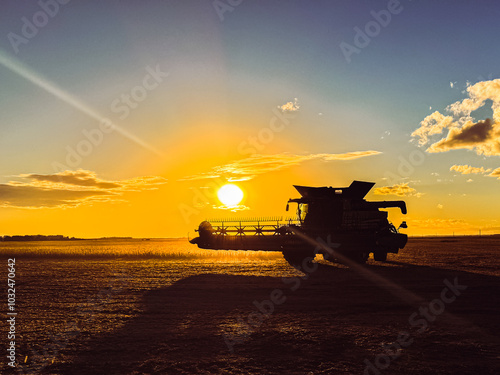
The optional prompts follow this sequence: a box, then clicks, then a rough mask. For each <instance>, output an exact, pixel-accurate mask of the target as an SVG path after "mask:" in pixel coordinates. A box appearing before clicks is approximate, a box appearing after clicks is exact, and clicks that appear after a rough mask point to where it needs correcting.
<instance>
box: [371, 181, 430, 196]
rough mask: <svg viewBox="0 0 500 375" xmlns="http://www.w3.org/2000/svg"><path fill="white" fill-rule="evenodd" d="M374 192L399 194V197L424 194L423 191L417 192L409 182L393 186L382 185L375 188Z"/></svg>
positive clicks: (378, 193)
mask: <svg viewBox="0 0 500 375" xmlns="http://www.w3.org/2000/svg"><path fill="white" fill-rule="evenodd" d="M373 193H374V194H377V195H397V196H399V197H403V196H416V197H420V196H422V193H417V190H416V189H414V188H412V187H410V186H408V182H404V183H401V184H396V185H392V186H382V187H379V188H376V189H374V190H373Z"/></svg>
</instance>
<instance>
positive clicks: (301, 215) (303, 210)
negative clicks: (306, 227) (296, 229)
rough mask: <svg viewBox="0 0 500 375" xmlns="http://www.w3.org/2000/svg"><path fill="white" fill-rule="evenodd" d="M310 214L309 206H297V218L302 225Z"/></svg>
mask: <svg viewBox="0 0 500 375" xmlns="http://www.w3.org/2000/svg"><path fill="white" fill-rule="evenodd" d="M307 212H308V205H307V203H299V205H298V206H297V218H298V219H299V221H300V223H301V224H303V223H304V219H305V218H306V215H307Z"/></svg>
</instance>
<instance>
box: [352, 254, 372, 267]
mask: <svg viewBox="0 0 500 375" xmlns="http://www.w3.org/2000/svg"><path fill="white" fill-rule="evenodd" d="M368 257H369V253H365V252H355V253H353V254H350V255H349V258H350V259H352V260H353V261H355V262H356V263H359V264H365V263H366V261H367V260H368Z"/></svg>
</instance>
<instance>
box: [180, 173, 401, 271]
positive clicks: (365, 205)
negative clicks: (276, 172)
mask: <svg viewBox="0 0 500 375" xmlns="http://www.w3.org/2000/svg"><path fill="white" fill-rule="evenodd" d="M373 185H375V184H374V183H372V182H363V181H353V182H352V184H351V186H349V187H347V188H332V187H308V186H296V185H294V187H295V189H297V191H298V192H299V193H300V195H301V197H300V198H297V199H290V200H289V201H288V204H287V211H288V209H289V204H290V203H296V204H297V216H296V218H293V219H285V220H283V218H268V219H264V218H254V219H246V220H243V219H241V220H239V219H233V220H209V221H203V222H202V223H201V224H200V226H199V228H198V230H197V231H198V233H199V237H196V238H194V239H192V240H191V241H190V242H191V243H193V244H197V245H198V247H200V248H202V249H214V250H263V251H281V252H282V253H283V255H284V257H285V259H286V260H287V261H288V262H289V263H290V264H292V265H293V266H294V267H297V268H300V265H302V264H303V260H304V259H306V258H309V259H310V258H314V256H315V254H316V253H322V250H321V249H319V248H317V247H316V246H315V245H313V244H312V243H311V242H309V241H307V240H305V237H304V236H303V235H305V236H307V237H308V238H311V239H313V240H316V241H317V240H320V239H321V241H323V242H325V243H335V251H336V252H337V253H340V254H341V255H343V256H344V257H347V258H350V259H352V260H354V261H356V262H359V263H364V262H366V260H367V259H368V256H369V255H370V253H373V257H374V259H375V260H377V261H385V260H386V259H387V253H398V251H399V249H402V248H403V247H404V246H405V245H406V242H407V240H408V237H407V235H406V234H402V233H399V232H398V230H397V229H396V228H395V227H394V225H392V224H391V223H390V222H389V221H388V220H387V211H380V210H379V209H380V208H389V207H397V208H399V209H401V212H402V213H403V214H406V204H405V202H404V201H379V202H367V201H366V200H365V199H364V197H365V195H366V194H367V193H368V192H369V191H370V189H371V188H372V187H373ZM400 228H406V222H404V221H403V223H402V224H401V225H400ZM302 234H303V235H302ZM330 255H331V254H324V256H325V259H328V260H332V261H333V260H334V259H332V257H331V256H330Z"/></svg>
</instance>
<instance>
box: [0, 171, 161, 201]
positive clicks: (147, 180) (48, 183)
mask: <svg viewBox="0 0 500 375" xmlns="http://www.w3.org/2000/svg"><path fill="white" fill-rule="evenodd" d="M18 177H20V178H21V179H23V180H24V181H10V182H9V183H6V184H0V207H18V208H47V207H50V208H63V207H76V206H79V205H82V204H86V203H92V202H103V201H118V200H121V198H120V196H121V195H122V194H123V193H124V192H126V191H144V190H152V189H156V188H157V187H158V186H159V185H163V184H165V183H166V182H167V180H166V179H164V178H163V177H157V176H146V177H136V178H134V179H130V180H122V181H106V180H102V179H100V178H98V177H97V176H96V174H95V173H94V172H91V171H87V170H83V169H80V170H78V171H64V172H59V173H55V174H36V173H31V174H23V175H19V176H18ZM26 180H28V182H26Z"/></svg>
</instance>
